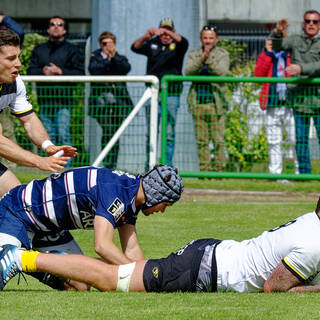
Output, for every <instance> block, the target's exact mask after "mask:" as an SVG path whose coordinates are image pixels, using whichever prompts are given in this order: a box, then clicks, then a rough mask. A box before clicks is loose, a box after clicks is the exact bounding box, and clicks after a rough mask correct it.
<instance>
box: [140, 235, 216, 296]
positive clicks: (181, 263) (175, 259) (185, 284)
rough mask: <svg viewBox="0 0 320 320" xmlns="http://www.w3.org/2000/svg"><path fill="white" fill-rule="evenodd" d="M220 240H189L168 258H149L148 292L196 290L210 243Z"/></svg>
mask: <svg viewBox="0 0 320 320" xmlns="http://www.w3.org/2000/svg"><path fill="white" fill-rule="evenodd" d="M217 241H219V240H216V239H199V240H194V241H191V242H189V243H188V244H187V245H185V246H184V247H182V248H181V249H179V250H178V251H177V252H176V253H171V254H170V255H169V256H168V257H167V258H162V259H152V260H148V261H147V263H146V265H145V267H144V270H143V283H144V286H145V288H146V291H147V292H174V291H182V292H195V291H196V280H197V276H198V273H199V267H200V263H201V259H202V256H203V253H204V250H205V247H206V246H208V245H213V244H214V243H216V242H217Z"/></svg>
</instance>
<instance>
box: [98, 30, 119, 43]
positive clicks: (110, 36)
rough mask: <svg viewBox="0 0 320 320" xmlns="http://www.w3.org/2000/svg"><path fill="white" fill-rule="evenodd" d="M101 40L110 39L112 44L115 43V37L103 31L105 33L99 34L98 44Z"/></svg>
mask: <svg viewBox="0 0 320 320" xmlns="http://www.w3.org/2000/svg"><path fill="white" fill-rule="evenodd" d="M103 39H112V40H113V41H114V43H116V42H117V38H116V36H115V35H114V34H113V33H111V32H109V31H105V32H102V33H101V34H100V36H99V39H98V40H99V43H100V42H101V41H102V40H103Z"/></svg>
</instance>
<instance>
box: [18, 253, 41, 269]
mask: <svg viewBox="0 0 320 320" xmlns="http://www.w3.org/2000/svg"><path fill="white" fill-rule="evenodd" d="M39 253H40V252H39V251H33V250H23V252H22V256H21V266H22V271H25V272H36V271H37V265H36V259H37V256H38V255H39Z"/></svg>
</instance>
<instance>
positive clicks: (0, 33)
mask: <svg viewBox="0 0 320 320" xmlns="http://www.w3.org/2000/svg"><path fill="white" fill-rule="evenodd" d="M3 46H13V47H19V46H20V38H19V36H18V35H17V34H16V33H15V32H13V31H11V30H10V29H0V48H1V47H3Z"/></svg>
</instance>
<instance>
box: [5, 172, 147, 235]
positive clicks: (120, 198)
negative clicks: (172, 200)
mask: <svg viewBox="0 0 320 320" xmlns="http://www.w3.org/2000/svg"><path fill="white" fill-rule="evenodd" d="M140 178H141V176H140V175H138V176H134V175H131V174H128V173H125V172H122V171H119V170H111V169H106V168H95V167H84V168H77V169H71V170H68V171H65V172H63V173H54V174H51V175H50V176H49V177H48V178H46V179H43V180H33V181H31V182H30V183H29V184H27V185H22V186H18V187H16V188H14V189H13V190H11V191H10V193H9V194H10V195H11V196H12V199H14V200H15V201H12V203H14V205H13V206H14V208H11V209H13V210H12V212H13V214H14V215H16V216H18V218H19V219H20V220H22V222H23V223H24V224H25V225H26V226H28V227H30V228H31V229H32V230H34V231H38V232H39V231H40V232H48V231H55V230H59V229H62V230H71V229H92V228H93V219H94V216H95V215H99V216H102V217H104V218H106V219H107V220H108V221H109V222H110V223H111V224H112V225H113V227H114V228H117V227H119V226H121V225H123V224H133V225H135V223H136V220H137V214H138V212H137V209H136V207H135V203H134V202H135V196H136V193H137V191H138V188H139V184H140Z"/></svg>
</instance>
